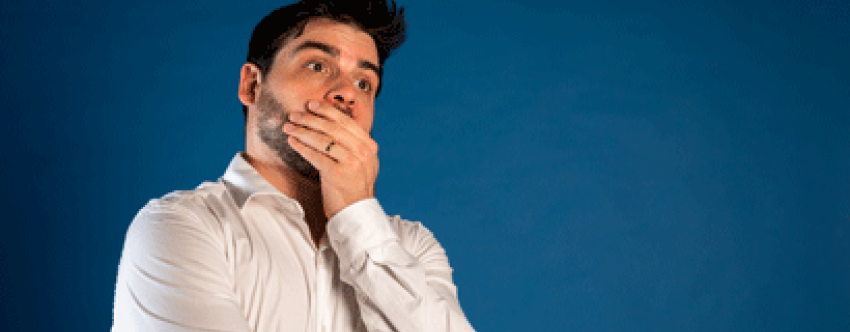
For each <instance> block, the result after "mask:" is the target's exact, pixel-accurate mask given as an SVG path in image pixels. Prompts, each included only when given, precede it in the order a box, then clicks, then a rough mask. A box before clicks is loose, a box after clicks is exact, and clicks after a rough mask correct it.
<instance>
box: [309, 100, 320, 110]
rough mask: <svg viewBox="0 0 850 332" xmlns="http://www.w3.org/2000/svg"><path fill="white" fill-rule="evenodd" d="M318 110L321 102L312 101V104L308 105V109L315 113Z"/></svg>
mask: <svg viewBox="0 0 850 332" xmlns="http://www.w3.org/2000/svg"><path fill="white" fill-rule="evenodd" d="M317 108H319V102H318V101H311V102H309V103H307V109H309V110H311V111H313V110H315V109H317Z"/></svg>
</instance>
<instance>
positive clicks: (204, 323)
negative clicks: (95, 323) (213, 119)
mask: <svg viewBox="0 0 850 332" xmlns="http://www.w3.org/2000/svg"><path fill="white" fill-rule="evenodd" d="M388 7H389V8H388ZM395 7H396V6H395V3H392V5H391V6H388V5H387V3H386V2H384V1H371V2H370V1H353V0H346V1H339V2H338V3H331V2H330V1H302V2H299V3H297V4H294V5H291V6H287V7H283V8H280V9H278V10H276V11H274V12H272V13H271V14H269V15H268V16H267V17H266V18H264V19H263V20H262V21H261V22H260V23H259V24H258V25H257V26H256V27H255V29H254V32H253V34H252V36H251V41H250V43H249V51H248V62H247V63H246V64H245V65H244V66H243V67H242V70H241V75H240V82H239V94H238V95H239V99H240V100H241V101H242V103H243V105H244V106H245V107H244V111H245V116H246V121H247V124H246V126H247V127H246V129H247V130H246V142H247V146H246V151H245V152H242V153H238V154H237V155H236V156H235V157H234V158H233V161H232V162H231V164H230V166H229V167H228V169H227V171H226V172H225V174H224V176H223V177H222V178H221V179H220V180H219V181H218V182H215V183H204V184H202V185H201V186H200V187H198V188H197V189H195V190H192V191H182V192H175V193H172V194H169V195H167V196H165V197H163V198H162V199H157V200H152V201H151V202H150V203H149V204H148V205H146V206H145V207H144V208H143V209H142V210H141V211H140V212H139V214H138V215H137V216H136V218H135V220H134V221H133V223H132V225H131V226H130V229H129V230H128V233H127V239H126V242H125V247H124V252H123V255H122V258H121V263H120V266H119V272H118V282H117V286H116V293H115V309H114V322H113V328H112V329H113V331H299V332H301V331H311V332H312V331H317V332H319V331H321V332H325V331H327V332H330V331H473V329H472V327H471V326H470V324H469V323H468V321H467V320H466V318H465V317H464V315H463V313H462V311H461V308H460V305H459V304H458V301H457V291H456V289H455V286H454V284H453V283H452V279H451V271H452V270H451V268H450V267H449V263H448V259H447V258H446V255H445V251H444V250H443V249H442V247H441V246H440V245H439V243H438V242H437V241H436V240H435V239H434V237H433V236H432V234H431V233H430V232H429V231H428V230H427V229H426V228H425V227H424V226H422V224H420V223H414V222H409V221H405V220H402V219H401V218H399V217H398V216H394V217H388V216H387V215H386V214H385V213H384V211H383V210H382V208H381V206H380V205H379V204H378V201H377V200H376V199H375V197H374V184H375V178H376V177H377V174H378V158H377V144H376V143H375V141H373V140H372V138H371V136H370V130H371V128H372V120H373V114H374V102H375V98H376V97H377V94H378V92H379V90H380V84H381V74H382V68H383V65H384V61H385V60H386V58H387V57H388V56H389V53H390V51H391V50H393V49H394V48H396V47H398V46H399V45H400V44H401V42H402V41H403V40H404V28H405V23H404V18H403V15H402V12H401V11H400V10H399V11H397V10H396V8H395Z"/></svg>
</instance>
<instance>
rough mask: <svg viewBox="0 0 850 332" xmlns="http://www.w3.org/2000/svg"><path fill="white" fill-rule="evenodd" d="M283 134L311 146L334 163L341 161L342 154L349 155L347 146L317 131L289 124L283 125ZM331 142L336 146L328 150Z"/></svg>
mask: <svg viewBox="0 0 850 332" xmlns="http://www.w3.org/2000/svg"><path fill="white" fill-rule="evenodd" d="M283 132H285V133H286V134H288V135H289V136H291V137H295V138H297V139H298V141H299V142H301V143H302V144H304V145H306V146H309V147H310V148H311V149H313V150H315V151H317V152H320V153H322V154H325V155H327V156H328V157H330V158H331V159H333V160H334V161H338V160H340V158H341V157H342V154H345V153H349V152H347V151H346V147H345V146H342V145H340V144H339V142H337V141H336V140H334V139H333V138H331V137H330V136H328V135H326V134H324V133H322V132H319V131H316V130H312V129H309V128H305V127H300V126H297V125H295V124H292V123H287V124H284V125H283ZM331 142H334V145H333V146H332V148H331V149H330V150H328V149H327V148H328V146H329V145H330V144H331Z"/></svg>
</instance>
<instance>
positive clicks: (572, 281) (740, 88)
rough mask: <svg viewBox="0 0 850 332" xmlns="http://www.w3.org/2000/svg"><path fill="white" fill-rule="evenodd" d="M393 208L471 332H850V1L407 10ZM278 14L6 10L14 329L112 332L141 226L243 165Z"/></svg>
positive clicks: (439, 5) (390, 112)
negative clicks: (261, 29) (149, 208)
mask: <svg viewBox="0 0 850 332" xmlns="http://www.w3.org/2000/svg"><path fill="white" fill-rule="evenodd" d="M402 4H403V5H405V6H406V7H407V13H408V18H409V23H410V30H409V31H410V32H409V39H408V42H407V43H406V45H404V46H403V47H402V48H401V49H400V50H399V52H398V53H397V54H396V55H395V56H394V57H392V58H390V60H389V61H388V63H387V71H386V75H385V86H384V90H383V93H382V95H381V97H380V98H379V100H378V105H377V114H376V119H375V128H374V132H373V134H374V137H375V139H376V140H377V141H378V143H379V144H380V146H381V153H380V157H381V175H380V177H379V180H378V193H377V195H378V199H379V200H380V201H381V203H382V205H383V206H384V208H385V210H387V212H388V213H390V214H400V215H402V217H404V218H406V219H409V220H421V221H423V222H424V223H425V225H426V226H428V227H429V228H430V229H431V230H432V231H433V232H434V233H435V234H436V236H437V238H438V239H439V240H440V241H441V242H442V244H443V246H444V247H445V248H446V250H447V252H448V255H449V258H450V260H451V264H452V265H453V267H454V268H455V274H454V277H455V282H456V284H457V285H458V287H459V291H460V300H461V304H462V306H463V308H464V310H465V312H466V314H467V316H468V318H469V320H470V321H471V322H472V324H473V326H475V327H476V329H477V330H478V331H526V330H527V331H535V330H537V331H546V330H557V331H848V330H850V244H848V242H850V226H848V224H850V175H848V174H850V172H848V170H850V134H848V130H847V129H848V126H850V115H848V111H850V81H848V76H850V65H848V63H849V62H848V59H850V5H848V3H847V2H846V1H832V0H827V1H809V2H805V1H782V2H780V1H772V2H768V1H743V2H742V1H699V2H687V4H686V2H681V1H667V2H663V1H652V2H643V3H635V2H632V1H613V0H612V1H593V2H588V1H581V2H560V1H557V2H556V1H552V2H546V1H538V2H534V1H507V0H501V1H500V0H489V1H442V0H441V1H405V2H403V3H402ZM279 5H280V3H278V2H275V1H251V2H224V1H209V2H206V3H204V4H199V3H198V2H194V1H193V2H182V1H179V2H174V1H146V2H140V3H135V4H128V3H125V2H117V1H115V2H111V1H86V2H70V1H67V2H62V3H58V2H53V1H20V0H18V1H11V2H10V1H5V2H3V4H2V10H1V11H0V22H2V23H0V24H2V29H0V38H2V51H1V52H2V67H1V68H2V72H0V77H2V78H3V83H2V88H0V97H2V108H3V115H4V117H5V119H6V120H5V121H3V128H4V129H3V130H2V135H3V136H2V139H3V142H6V144H4V145H3V155H4V157H3V161H2V170H0V171H2V173H0V174H2V175H3V199H2V202H3V203H2V204H3V216H2V219H3V229H4V234H3V237H2V238H3V241H0V243H2V270H0V271H2V272H0V274H2V279H0V280H2V288H0V291H2V296H0V298H2V319H3V321H2V322H0V325H2V326H5V327H6V328H7V329H8V330H10V331H17V330H41V331H60V330H61V331H105V330H107V329H108V328H109V326H110V325H111V319H112V301H113V292H114V286H115V276H116V271H117V265H118V259H119V257H120V252H121V248H122V244H123V239H124V234H125V232H126V229H127V226H128V225H129V223H130V221H131V220H132V218H133V216H134V215H135V213H136V212H137V211H138V210H139V209H140V208H141V207H142V206H143V205H144V204H145V203H146V202H147V200H149V199H151V198H155V197H160V196H162V195H164V194H166V193H168V192H170V191H172V190H177V189H191V188H194V187H195V186H196V185H198V184H199V183H201V182H202V181H205V180H215V179H217V178H218V177H219V176H220V175H221V174H222V173H223V172H224V169H225V167H226V166H227V164H228V162H229V161H230V159H231V158H232V157H233V155H234V154H235V153H236V152H237V151H239V150H242V149H244V139H243V135H244V132H243V126H244V122H243V118H242V113H241V110H240V104H239V101H238V99H237V97H236V87H237V80H238V71H239V68H240V66H241V65H242V64H243V62H244V59H245V54H246V52H247V42H248V38H249V36H250V33H251V30H252V29H253V26H254V24H256V22H258V21H259V19H260V18H262V17H263V16H264V15H265V14H267V13H268V12H270V11H271V10H272V9H274V8H276V7H278V6H279Z"/></svg>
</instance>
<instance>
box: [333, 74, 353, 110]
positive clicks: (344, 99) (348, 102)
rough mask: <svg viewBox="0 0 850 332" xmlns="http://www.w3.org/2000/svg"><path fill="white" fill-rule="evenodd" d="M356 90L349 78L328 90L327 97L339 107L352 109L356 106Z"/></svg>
mask: <svg viewBox="0 0 850 332" xmlns="http://www.w3.org/2000/svg"><path fill="white" fill-rule="evenodd" d="M355 94H356V92H355V91H354V86H353V84H351V82H349V81H348V80H340V82H339V83H338V84H337V85H336V86H335V87H334V88H332V89H331V90H330V91H328V95H327V99H328V101H330V102H331V103H333V104H334V106H336V107H337V108H339V109H346V110H350V108H351V107H353V106H354V97H355Z"/></svg>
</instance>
